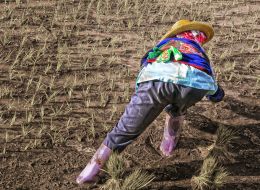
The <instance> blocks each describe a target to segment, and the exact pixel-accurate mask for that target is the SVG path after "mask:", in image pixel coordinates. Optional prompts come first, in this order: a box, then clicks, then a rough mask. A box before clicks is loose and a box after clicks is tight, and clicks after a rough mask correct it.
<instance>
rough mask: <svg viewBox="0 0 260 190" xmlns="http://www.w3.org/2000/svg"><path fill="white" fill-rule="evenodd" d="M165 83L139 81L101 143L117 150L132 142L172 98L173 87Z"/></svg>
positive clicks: (121, 149) (119, 150)
mask: <svg viewBox="0 0 260 190" xmlns="http://www.w3.org/2000/svg"><path fill="white" fill-rule="evenodd" d="M167 85H168V83H163V82H158V81H149V82H145V83H141V84H140V85H139V88H138V91H137V92H135V94H134V95H133V96H132V97H131V101H130V103H129V104H128V105H127V106H126V109H125V111H124V113H123V115H122V116H121V118H120V120H119V122H118V123H117V124H116V126H115V127H114V128H113V130H112V131H111V132H110V133H108V134H107V137H106V138H105V140H104V142H103V143H104V144H105V145H106V146H108V147H109V148H110V149H112V150H116V151H118V152H121V151H123V150H124V149H125V148H126V146H127V145H129V144H130V143H132V142H133V141H134V140H135V139H136V138H137V137H138V136H139V135H140V134H141V133H142V132H143V131H144V130H145V129H146V128H147V127H148V125H149V124H150V123H152V122H153V121H154V120H155V119H156V117H157V116H158V115H159V114H160V113H161V112H162V111H163V109H164V108H165V106H166V105H168V104H169V103H170V100H172V99H173V97H172V96H173V92H172V90H173V89H170V88H168V87H167Z"/></svg>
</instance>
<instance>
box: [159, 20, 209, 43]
mask: <svg viewBox="0 0 260 190" xmlns="http://www.w3.org/2000/svg"><path fill="white" fill-rule="evenodd" d="M188 30H198V31H201V32H204V34H205V35H206V36H207V40H206V41H205V42H204V43H206V42H208V41H210V40H211V39H212V38H213V36H214V30H213V28H212V26H211V25H209V24H206V23H204V22H197V21H189V20H179V21H178V22H176V23H175V24H174V25H173V26H172V28H171V30H169V31H168V32H167V33H166V34H165V35H164V36H163V37H162V39H161V40H163V39H165V38H169V37H171V36H174V35H177V34H179V33H181V32H185V31H188Z"/></svg>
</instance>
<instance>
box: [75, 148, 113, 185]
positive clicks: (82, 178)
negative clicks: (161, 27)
mask: <svg viewBox="0 0 260 190" xmlns="http://www.w3.org/2000/svg"><path fill="white" fill-rule="evenodd" d="M111 153H112V150H111V149H110V148H108V147H107V146H106V145H104V144H101V146H100V147H99V148H98V150H97V151H96V153H95V154H94V156H93V157H92V159H91V160H90V162H89V163H88V164H87V166H86V167H85V168H84V170H83V171H82V172H81V173H80V175H79V176H78V177H77V179H76V181H77V183H78V184H82V183H85V182H86V183H91V182H95V180H96V178H97V175H98V173H99V172H100V169H101V168H102V167H103V165H104V164H105V162H106V161H107V160H108V158H109V156H110V155H111Z"/></svg>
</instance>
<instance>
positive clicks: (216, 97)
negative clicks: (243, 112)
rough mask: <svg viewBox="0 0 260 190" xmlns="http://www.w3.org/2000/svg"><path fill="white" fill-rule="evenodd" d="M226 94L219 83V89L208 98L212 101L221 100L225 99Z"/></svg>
mask: <svg viewBox="0 0 260 190" xmlns="http://www.w3.org/2000/svg"><path fill="white" fill-rule="evenodd" d="M224 96H225V92H224V90H223V89H222V88H221V86H219V85H218V89H217V91H216V92H215V94H213V95H207V96H206V97H207V98H208V100H210V101H211V102H215V103H217V102H220V101H222V100H223V98H224Z"/></svg>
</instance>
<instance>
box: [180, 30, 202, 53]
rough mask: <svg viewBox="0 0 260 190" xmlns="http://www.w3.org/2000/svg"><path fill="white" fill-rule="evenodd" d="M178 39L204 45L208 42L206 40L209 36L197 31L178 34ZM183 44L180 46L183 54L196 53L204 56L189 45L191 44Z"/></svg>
mask: <svg viewBox="0 0 260 190" xmlns="http://www.w3.org/2000/svg"><path fill="white" fill-rule="evenodd" d="M176 37H177V38H186V39H189V40H193V41H195V42H197V43H198V44H200V45H202V43H203V42H204V41H206V39H207V36H206V35H205V34H204V33H203V32H200V31H197V30H192V31H186V32H182V33H180V34H178V35H177V36H176ZM181 44H182V45H181V46H180V51H181V52H183V53H195V54H199V55H200V56H202V54H201V53H200V52H199V51H198V50H197V49H196V48H194V47H193V46H192V45H189V44H186V43H181Z"/></svg>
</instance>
